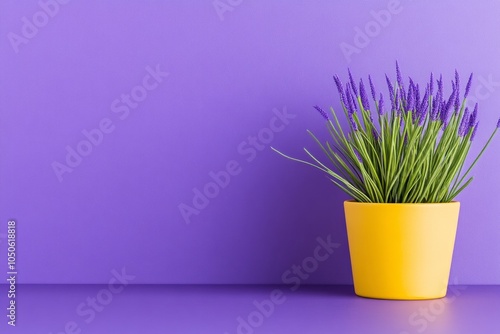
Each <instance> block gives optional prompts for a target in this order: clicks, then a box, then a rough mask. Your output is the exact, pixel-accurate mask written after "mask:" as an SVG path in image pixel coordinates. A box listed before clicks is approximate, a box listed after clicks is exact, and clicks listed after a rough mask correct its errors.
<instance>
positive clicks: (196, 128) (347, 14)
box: [0, 0, 500, 329]
mask: <svg viewBox="0 0 500 334" xmlns="http://www.w3.org/2000/svg"><path fill="white" fill-rule="evenodd" d="M47 1H49V0H42V2H43V3H47ZM221 1H222V2H223V3H225V4H227V3H228V2H227V1H225V0H221ZM231 3H233V4H234V6H231V7H223V8H222V7H220V6H221V5H220V3H218V2H217V3H216V4H219V7H217V8H218V10H219V14H220V16H219V14H218V12H217V10H216V9H215V7H214V1H212V0H207V1H181V0H177V1H166V0H165V1H153V0H146V1H138V0H134V1H132V0H130V1H121V0H120V1H119V0H110V1H96V0H90V1H71V2H69V3H68V4H64V5H59V8H58V9H57V12H56V7H54V6H52V7H51V8H52V9H48V10H49V11H51V12H52V13H53V17H48V16H46V17H47V20H46V21H47V22H44V21H43V20H44V17H43V14H40V11H41V10H42V9H41V7H40V6H41V5H40V4H39V2H38V0H29V1H28V0H26V1H15V0H4V1H1V2H0V36H1V37H2V38H1V39H0V59H1V62H0V88H1V89H0V229H1V230H0V237H2V236H4V233H5V230H6V226H5V224H6V222H7V220H8V219H12V218H14V219H16V220H17V222H18V241H19V248H18V261H19V268H20V269H19V270H20V273H21V274H20V275H19V282H21V283H105V282H106V281H107V279H108V275H109V272H110V270H111V269H112V268H120V267H123V266H126V267H127V268H128V270H129V271H130V272H131V273H133V274H134V275H136V280H135V281H134V284H139V283H185V284H190V283H202V284H203V283H219V284H230V283H254V284H261V283H271V284H274V283H277V284H280V283H282V275H283V273H284V272H286V270H288V268H290V267H291V266H292V265H294V264H298V263H301V262H302V261H303V260H304V259H306V258H307V257H308V256H310V255H311V254H312V251H313V250H314V247H315V246H316V238H318V237H321V238H326V237H327V236H328V235H331V236H332V240H333V242H336V243H338V244H339V247H338V248H337V249H336V250H335V253H334V254H333V255H332V256H331V257H330V258H329V260H328V262H325V263H324V264H321V265H320V266H319V267H318V269H317V270H316V272H315V273H314V275H313V276H311V277H310V279H308V280H307V282H305V283H311V284H327V283H350V282H351V272H350V264H349V256H348V248H347V239H346V233H345V227H344V221H343V211H342V201H343V200H344V199H346V197H345V196H344V195H343V194H342V193H341V192H340V191H338V190H336V189H335V188H333V186H332V185H331V184H330V182H328V181H327V180H326V178H325V176H324V175H322V174H320V172H318V171H315V170H312V169H310V168H307V167H305V166H301V165H297V164H293V163H291V162H289V161H285V160H284V159H282V158H281V157H279V156H277V155H276V154H274V153H273V152H272V151H271V150H270V149H269V146H271V145H272V146H275V147H277V148H279V149H281V150H283V151H285V152H287V153H289V154H292V155H297V156H304V154H303V152H301V147H302V146H307V147H312V148H314V142H313V141H312V140H311V139H310V138H309V137H308V135H307V134H306V129H311V130H313V131H316V132H317V133H322V134H324V132H323V130H324V128H323V122H322V119H321V116H319V115H318V114H317V113H316V112H315V111H314V110H313V109H312V105H314V104H319V105H320V106H322V107H327V106H329V105H333V106H335V107H338V100H337V99H336V97H335V93H334V91H335V89H334V83H333V80H332V75H333V74H334V73H339V74H340V75H341V77H342V78H343V79H344V81H345V78H346V68H347V66H350V67H351V68H352V71H353V73H354V75H355V76H361V75H363V76H365V75H367V74H368V73H371V74H372V77H374V78H376V80H375V81H376V83H377V84H379V85H380V84H383V83H384V77H383V74H384V73H385V72H387V73H390V74H391V75H392V76H393V77H394V73H393V72H394V70H393V68H394V62H395V60H396V59H398V60H399V63H400V65H401V67H402V71H403V75H404V76H407V75H408V74H410V73H411V74H412V76H415V77H416V78H417V79H418V80H421V81H423V80H427V77H428V75H429V73H430V71H433V72H434V73H435V74H436V73H443V75H444V76H445V82H446V83H449V80H451V78H452V76H453V71H454V69H455V68H458V69H459V71H460V72H461V73H462V75H463V79H462V81H465V75H467V74H468V73H469V72H471V71H473V72H474V73H475V80H474V83H473V86H472V91H471V96H472V97H473V98H474V99H475V100H479V102H480V120H481V129H480V131H479V132H478V134H477V137H476V141H475V146H474V147H473V149H472V153H477V152H478V150H479V147H480V144H482V143H484V141H485V140H486V138H487V135H488V134H489V132H490V130H491V129H492V128H493V127H494V125H495V124H496V120H497V118H498V115H499V108H498V105H499V102H500V90H499V89H498V88H499V87H500V49H499V45H500V43H499V42H500V35H499V34H498V31H499V30H500V20H498V15H497V13H498V12H499V11H500V2H498V1H493V0H489V1H481V2H480V3H478V2H475V1H460V2H457V1H452V0H446V1H439V2H422V1H410V0H401V1H400V2H399V4H398V3H397V2H393V1H392V2H391V1H386V0H384V1H382V0H380V1H356V2H353V1H327V0H324V1H314V2H306V1H278V0H273V1H269V0H267V1H263V0H252V1H231ZM238 3H239V4H238ZM221 8H222V9H221ZM224 8H225V10H226V11H224ZM227 8H230V9H227ZM381 11H382V12H381ZM389 11H390V12H392V14H391V16H390V17H389V16H387V13H389ZM374 13H375V14H374ZM377 13H378V14H377ZM384 13H385V14H384ZM384 15H385V16H384ZM33 16H35V19H36V20H38V21H37V22H39V23H38V24H39V25H41V27H40V28H38V30H37V31H34V30H33V28H32V31H30V30H29V27H25V28H24V33H25V35H27V36H29V38H26V40H23V42H19V39H17V40H16V41H18V43H15V42H12V43H14V44H12V43H11V41H12V38H14V37H13V36H14V35H13V34H17V35H18V36H20V34H21V35H22V33H23V25H26V24H27V23H25V22H26V21H23V20H24V19H23V18H24V17H26V20H28V21H30V20H33ZM375 17H377V18H378V20H379V21H380V22H381V23H376V20H375ZM40 20H41V21H40ZM23 22H24V23H23ZM360 29H361V30H364V29H368V30H369V31H370V32H369V34H371V37H369V38H364V37H363V36H361V33H359V31H360ZM370 29H371V30H370ZM19 43H20V44H19ZM343 43H346V44H343ZM347 44H350V45H351V46H356V45H357V46H356V50H355V51H353V50H354V49H352V48H351V49H349V50H350V51H346V52H347V53H349V52H354V53H352V54H350V55H349V56H347V57H346V56H345V54H344V53H343V51H342V48H344V49H345V48H346V47H347V46H346V45H347ZM13 45H15V46H14V47H13ZM16 51H18V52H17V53H16ZM157 65H158V66H159V71H160V72H165V73H166V72H168V73H169V74H168V75H166V74H161V73H160V74H157V75H156V77H157V81H156V82H155V81H154V79H151V78H150V79H148V77H147V75H148V73H149V72H151V71H153V70H154V69H155V68H156V67H157ZM148 67H149V69H147V68H148ZM145 78H146V81H144V79H145ZM141 87H143V88H141ZM144 87H149V88H148V89H150V90H148V89H146V88H144ZM448 89H449V87H448ZM130 93H131V94H133V95H134V96H136V98H137V99H138V100H142V99H143V98H144V100H142V101H140V102H138V104H137V105H135V104H134V103H130V102H129V104H130V105H131V106H130V107H127V102H125V100H123V101H121V99H122V98H125V99H126V97H122V94H130ZM146 94H147V96H145V95H146ZM285 109H286V111H287V112H288V113H289V114H290V115H292V116H290V118H288V119H284V118H283V112H284V110H285ZM273 110H274V111H273ZM277 113H278V114H280V115H281V119H279V118H277ZM107 120H108V121H107ZM103 122H104V123H103ZM110 122H111V123H110ZM96 128H100V130H99V131H100V132H102V131H103V130H105V131H107V132H108V133H103V134H102V136H101V135H99V133H98V132H96V131H92V130H93V129H96ZM85 131H90V133H91V135H92V136H93V137H92V138H93V139H92V140H93V141H94V143H95V144H92V145H90V146H89V144H86V143H89V141H86V137H85V134H83V133H82V132H85ZM255 136H257V137H258V136H260V139H258V143H256V144H252V143H253V141H254V140H255V139H252V137H255ZM258 138H259V137H258ZM79 145H80V146H79ZM86 145H87V146H86ZM252 145H255V146H252ZM67 147H70V150H71V149H73V150H76V149H78V147H80V150H81V151H82V152H85V150H92V152H90V153H89V154H88V155H87V156H84V157H83V158H82V159H81V161H78V159H77V158H75V157H73V158H71V159H72V162H71V161H70V163H72V165H73V166H74V168H72V172H71V173H69V172H65V173H63V174H62V175H61V180H62V182H59V181H60V180H59V178H58V177H57V175H56V173H55V172H54V170H53V164H54V162H58V163H61V164H62V163H66V162H65V159H66V155H67V154H68V153H67ZM499 155H500V138H497V139H496V140H495V141H494V142H493V144H492V145H491V147H490V148H489V150H488V152H487V154H486V155H485V157H484V159H483V160H482V161H481V162H480V163H479V164H478V166H477V168H476V170H475V173H474V175H475V177H476V178H475V180H474V182H473V184H472V185H471V186H470V188H469V189H468V190H467V191H466V192H465V193H464V194H463V196H461V197H460V198H459V199H460V200H461V201H462V213H461V218H460V223H459V231H458V235H457V243H456V251H455V254H454V262H453V267H452V273H451V277H453V278H456V280H457V281H458V282H459V283H460V284H500V266H499V263H500V261H499V260H500V243H499V242H498V240H499V238H500V224H499V223H500V221H499V217H500V206H499V205H497V204H498V203H499V202H500V192H499V191H498V189H500V176H499V174H498V157H499ZM234 161H235V162H234ZM59 168H61V167H60V165H59ZM225 169H229V170H230V172H231V174H229V173H222V174H220V173H219V176H218V178H219V183H220V184H221V185H222V186H221V187H222V188H220V187H219V188H217V189H218V190H217V189H216V188H214V185H215V183H213V182H212V176H213V175H214V174H211V173H210V172H215V173H217V172H219V171H221V170H225ZM205 186H206V187H207V191H208V192H211V194H213V195H214V196H213V197H214V198H210V199H207V200H205V201H204V200H202V199H198V202H197V205H198V208H199V209H196V210H198V211H197V213H196V214H192V215H190V217H189V221H190V224H186V220H185V219H184V218H183V216H182V215H181V213H180V209H179V205H180V204H181V203H184V204H186V205H190V206H193V204H192V201H193V198H194V196H195V194H196V189H198V190H199V189H202V190H203V188H204V187H205ZM216 193H217V194H216ZM192 210H194V209H192ZM192 212H194V211H192ZM0 241H1V242H2V243H1V244H0V246H1V247H2V249H4V248H3V247H4V246H5V239H0ZM1 253H2V254H3V251H2V252H1ZM2 263H3V262H2ZM145 298H146V297H145ZM296 298H299V297H296ZM362 302H365V301H361V300H356V301H355V303H362ZM391 305H392V304H391ZM322 312H324V314H325V316H326V314H328V313H329V312H332V314H333V309H331V310H328V311H327V310H326V309H325V310H324V311H322ZM394 312H396V311H394ZM398 312H399V311H398ZM137 321H138V322H137V323H139V320H137ZM231 321H232V320H231V319H230V320H228V323H227V326H228V327H226V326H221V328H222V329H223V328H228V329H229V328H230V322H231ZM276 321H277V320H276ZM328 321H330V324H331V326H333V327H334V326H335V321H334V320H333V318H332V319H330V320H328ZM443 321H444V320H443Z"/></svg>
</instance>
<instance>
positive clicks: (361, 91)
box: [359, 79, 370, 109]
mask: <svg viewBox="0 0 500 334" xmlns="http://www.w3.org/2000/svg"><path fill="white" fill-rule="evenodd" d="M359 95H360V97H361V104H362V105H363V108H364V109H370V104H369V103H368V98H367V97H366V91H365V85H364V84H363V79H361V80H360V81H359Z"/></svg>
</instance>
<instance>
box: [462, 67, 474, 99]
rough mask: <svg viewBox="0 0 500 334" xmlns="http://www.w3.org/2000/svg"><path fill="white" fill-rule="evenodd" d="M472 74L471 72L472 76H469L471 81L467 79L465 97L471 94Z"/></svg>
mask: <svg viewBox="0 0 500 334" xmlns="http://www.w3.org/2000/svg"><path fill="white" fill-rule="evenodd" d="M472 74H473V73H471V74H470V77H469V81H467V86H465V94H464V99H465V98H467V96H468V95H469V91H470V86H471V84H472Z"/></svg>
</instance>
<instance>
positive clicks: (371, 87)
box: [368, 75, 377, 101]
mask: <svg viewBox="0 0 500 334" xmlns="http://www.w3.org/2000/svg"><path fill="white" fill-rule="evenodd" d="M368 81H369V82H370V91H371V93H372V97H373V101H376V100H377V98H376V97H375V95H376V94H375V86H374V85H373V82H372V77H371V76H370V75H369V76H368Z"/></svg>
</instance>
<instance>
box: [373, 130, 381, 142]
mask: <svg viewBox="0 0 500 334" xmlns="http://www.w3.org/2000/svg"><path fill="white" fill-rule="evenodd" d="M372 135H373V138H375V140H377V141H378V140H379V138H380V136H379V134H378V132H377V130H376V129H372Z"/></svg>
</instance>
